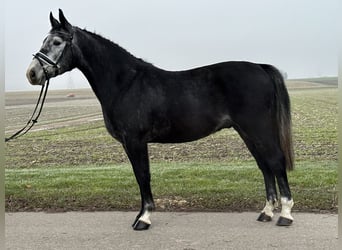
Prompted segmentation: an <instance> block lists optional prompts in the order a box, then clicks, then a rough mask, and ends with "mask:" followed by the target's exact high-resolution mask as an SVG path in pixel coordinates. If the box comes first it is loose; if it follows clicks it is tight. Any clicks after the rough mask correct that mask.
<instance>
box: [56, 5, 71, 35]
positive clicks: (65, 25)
mask: <svg viewBox="0 0 342 250" xmlns="http://www.w3.org/2000/svg"><path fill="white" fill-rule="evenodd" d="M59 21H60V22H61V25H62V28H65V29H66V30H71V29H72V25H71V24H70V23H69V22H68V20H67V19H66V18H65V16H64V14H63V11H62V10H61V9H59Z"/></svg>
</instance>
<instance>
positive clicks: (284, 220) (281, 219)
mask: <svg viewBox="0 0 342 250" xmlns="http://www.w3.org/2000/svg"><path fill="white" fill-rule="evenodd" d="M292 222H293V220H291V219H287V218H285V217H282V216H280V217H279V219H278V221H277V226H291V224H292Z"/></svg>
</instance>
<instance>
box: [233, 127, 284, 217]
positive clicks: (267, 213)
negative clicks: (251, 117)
mask: <svg viewBox="0 0 342 250" xmlns="http://www.w3.org/2000/svg"><path fill="white" fill-rule="evenodd" d="M238 132H239V131H238ZM239 133H240V132H239ZM240 135H241V137H242V139H243V140H244V141H245V143H246V145H247V148H248V149H249V151H250V152H251V154H252V155H253V157H254V158H255V160H256V162H257V165H258V167H259V169H260V170H261V172H262V174H263V176H264V183H265V191H266V204H265V207H264V208H263V210H262V211H261V213H260V215H259V217H258V218H257V221H261V222H269V221H272V218H273V216H274V213H273V211H274V209H275V208H276V207H277V206H278V197H277V189H276V183H275V176H274V174H273V173H272V171H270V170H269V168H268V167H267V164H266V163H265V162H264V161H263V157H261V156H260V155H259V153H258V150H257V148H256V146H255V145H254V143H252V142H251V141H250V140H249V138H248V137H247V136H246V135H244V134H243V133H240Z"/></svg>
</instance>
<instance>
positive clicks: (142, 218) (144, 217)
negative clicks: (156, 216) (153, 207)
mask: <svg viewBox="0 0 342 250" xmlns="http://www.w3.org/2000/svg"><path fill="white" fill-rule="evenodd" d="M151 214H152V213H151V212H149V211H148V210H146V211H145V212H144V213H143V215H142V216H140V218H139V221H142V222H144V223H146V224H148V225H151V220H150V216H151Z"/></svg>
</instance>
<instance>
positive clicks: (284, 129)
mask: <svg viewBox="0 0 342 250" xmlns="http://www.w3.org/2000/svg"><path fill="white" fill-rule="evenodd" d="M261 67H262V68H263V69H264V70H265V71H266V72H267V74H268V75H269V76H270V77H271V79H272V80H273V84H274V89H275V93H274V104H273V105H274V111H275V116H276V124H277V127H278V135H279V142H280V147H281V150H282V151H283V153H284V156H285V164H286V168H287V169H288V170H293V169H294V153H293V142H292V122H291V106H290V98H289V94H288V92H287V89H286V86H285V82H284V78H283V76H282V75H281V73H280V72H279V70H277V69H276V68H275V67H273V66H272V65H267V64H262V65H261Z"/></svg>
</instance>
